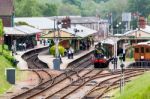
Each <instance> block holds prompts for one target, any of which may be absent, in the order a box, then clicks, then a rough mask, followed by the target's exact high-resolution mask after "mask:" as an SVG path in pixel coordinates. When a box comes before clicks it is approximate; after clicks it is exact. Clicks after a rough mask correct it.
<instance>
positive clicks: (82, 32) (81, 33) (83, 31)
mask: <svg viewBox="0 0 150 99" xmlns="http://www.w3.org/2000/svg"><path fill="white" fill-rule="evenodd" d="M61 30H62V31H65V32H68V33H70V34H72V35H74V36H75V37H81V38H84V37H87V36H92V35H93V34H94V33H96V32H97V31H96V30H93V29H90V28H87V27H85V26H82V25H71V27H70V28H68V29H65V28H63V29H61ZM75 30H77V32H75Z"/></svg>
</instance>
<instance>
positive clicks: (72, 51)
mask: <svg viewBox="0 0 150 99" xmlns="http://www.w3.org/2000/svg"><path fill="white" fill-rule="evenodd" d="M70 51H71V59H73V54H74V49H73V48H72V47H70Z"/></svg>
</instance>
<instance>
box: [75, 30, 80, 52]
mask: <svg viewBox="0 0 150 99" xmlns="http://www.w3.org/2000/svg"><path fill="white" fill-rule="evenodd" d="M77 32H79V30H78V29H77V28H74V48H75V51H76V34H77Z"/></svg>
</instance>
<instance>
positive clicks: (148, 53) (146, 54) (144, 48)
mask: <svg viewBox="0 0 150 99" xmlns="http://www.w3.org/2000/svg"><path fill="white" fill-rule="evenodd" d="M134 59H135V61H149V60H150V41H148V42H142V43H138V44H136V45H134Z"/></svg>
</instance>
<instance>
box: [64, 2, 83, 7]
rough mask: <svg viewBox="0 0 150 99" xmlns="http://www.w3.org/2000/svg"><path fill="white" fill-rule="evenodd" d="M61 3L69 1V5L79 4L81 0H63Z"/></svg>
mask: <svg viewBox="0 0 150 99" xmlns="http://www.w3.org/2000/svg"><path fill="white" fill-rule="evenodd" d="M63 3H69V4H71V5H76V6H78V7H80V6H81V0H63Z"/></svg>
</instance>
